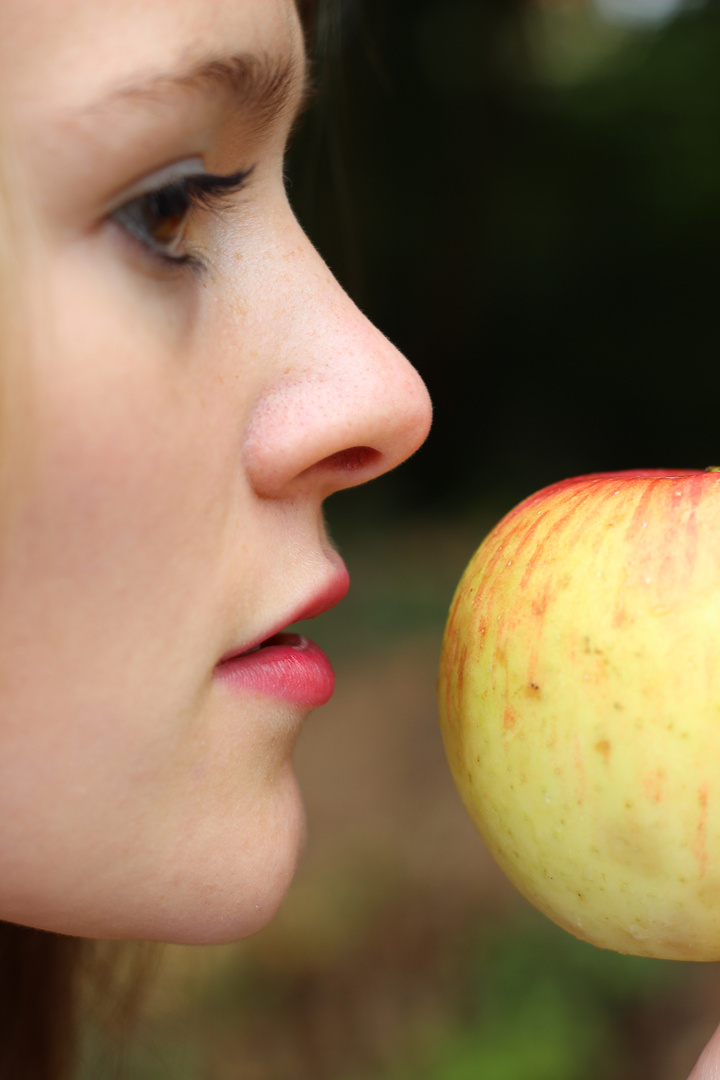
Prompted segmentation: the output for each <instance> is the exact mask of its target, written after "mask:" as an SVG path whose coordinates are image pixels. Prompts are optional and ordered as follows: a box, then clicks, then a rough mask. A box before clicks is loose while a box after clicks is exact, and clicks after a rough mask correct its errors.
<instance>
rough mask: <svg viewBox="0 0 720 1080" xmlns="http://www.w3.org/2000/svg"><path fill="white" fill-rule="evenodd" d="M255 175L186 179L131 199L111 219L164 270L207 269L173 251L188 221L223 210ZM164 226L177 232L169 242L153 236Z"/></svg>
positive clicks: (193, 257)
mask: <svg viewBox="0 0 720 1080" xmlns="http://www.w3.org/2000/svg"><path fill="white" fill-rule="evenodd" d="M251 173H252V169H245V170H242V171H240V172H237V173H232V174H231V175H230V176H213V175H211V174H210V173H196V174H194V175H190V176H183V177H180V178H179V179H177V180H173V181H172V182H171V183H169V184H163V185H162V187H159V188H157V189H156V190H155V191H148V192H145V193H144V194H143V195H137V196H136V197H135V198H134V199H130V200H129V202H126V203H124V204H123V205H122V206H120V207H118V209H117V210H115V211H114V212H113V213H112V214H111V215H110V219H111V220H112V221H114V222H115V224H116V225H119V226H120V228H121V229H124V231H125V232H126V233H128V234H129V235H130V236H131V237H132V238H133V239H134V240H136V241H137V242H138V243H139V244H141V245H142V247H143V248H144V250H145V253H146V254H147V255H148V256H149V257H151V258H153V259H155V260H158V261H160V262H161V263H162V264H163V265H164V266H170V267H172V268H178V267H182V266H189V267H191V268H193V269H196V270H200V269H204V264H203V262H202V260H201V259H199V258H198V257H197V256H196V255H192V254H190V253H188V252H184V253H183V254H181V255H173V254H171V252H170V248H171V246H172V245H173V244H174V243H177V242H179V241H181V240H182V234H183V232H184V229H185V225H186V222H187V219H188V217H189V216H190V214H192V212H193V211H194V210H200V209H202V210H215V209H218V208H220V207H222V204H223V202H224V201H225V200H226V199H228V198H229V197H230V196H232V195H234V194H236V193H237V192H238V191H240V190H241V189H242V188H243V187H244V186H245V184H246V183H247V181H248V179H249V177H250V174H251ZM163 222H164V223H165V224H166V225H168V224H169V228H170V231H173V230H174V232H173V235H172V236H170V238H169V239H166V240H165V242H163V240H162V239H158V238H157V237H156V236H154V235H153V227H154V229H155V231H157V230H158V228H159V226H161V225H162V223H163Z"/></svg>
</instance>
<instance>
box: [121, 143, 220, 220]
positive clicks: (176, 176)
mask: <svg viewBox="0 0 720 1080" xmlns="http://www.w3.org/2000/svg"><path fill="white" fill-rule="evenodd" d="M203 175H206V176H209V175H210V174H209V173H208V172H207V170H206V168H205V162H204V161H203V159H202V158H200V157H193V158H184V159H183V160H182V161H177V162H175V163H174V164H172V165H166V166H165V168H163V169H158V170H157V171H156V172H153V173H149V174H148V175H146V176H143V177H142V179H141V180H138V181H137V182H136V183H134V184H131V186H130V187H127V188H124V189H123V191H122V192H121V193H120V194H119V195H117V196H116V197H115V198H114V199H113V200H112V201H111V202H110V203H108V205H107V206H106V208H105V212H106V213H107V214H113V213H114V212H115V211H116V210H120V209H121V207H123V206H125V205H126V203H130V202H132V201H133V200H134V199H141V198H142V197H143V195H151V194H152V193H153V192H155V191H161V190H162V188H164V187H167V186H168V185H169V184H173V183H178V182H179V181H181V180H187V179H189V178H190V177H191V176H203Z"/></svg>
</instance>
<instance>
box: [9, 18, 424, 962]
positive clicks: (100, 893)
mask: <svg viewBox="0 0 720 1080" xmlns="http://www.w3.org/2000/svg"><path fill="white" fill-rule="evenodd" d="M304 65H305V60H304V52H303V41H302V34H301V28H300V25H299V22H298V18H297V14H296V11H295V8H294V6H293V3H292V2H291V0H102V3H97V2H96V0H61V2H58V0H4V2H3V4H2V5H0V95H1V98H0V100H2V103H3V106H4V113H5V120H6V134H7V142H8V145H10V147H11V148H12V151H13V154H12V159H11V161H10V164H11V166H12V169H11V174H12V179H13V180H14V182H15V186H16V187H17V189H18V191H19V192H20V194H21V195H22V197H23V206H22V207H21V209H23V210H24V211H26V219H27V220H25V219H23V220H24V226H23V227H24V229H25V234H26V242H25V243H23V244H22V254H23V256H24V258H25V264H24V267H23V274H22V282H23V283H24V285H25V289H24V296H23V299H24V300H25V302H26V306H25V307H24V308H23V309H22V311H23V314H22V327H23V330H25V329H27V330H28V334H27V335H26V339H27V356H26V357H25V358H24V361H23V363H24V370H23V381H24V382H25V384H26V386H27V389H28V391H29V392H28V401H29V404H28V405H27V406H23V408H26V412H27V415H24V416H23V417H22V425H21V429H20V434H19V435H18V437H17V438H16V439H15V441H14V443H13V446H12V448H11V458H10V462H9V464H10V467H11V469H12V470H13V471H14V472H15V473H16V475H17V477H18V478H19V481H18V485H19V496H18V498H17V499H16V500H13V501H12V504H11V507H10V513H9V515H8V517H7V522H6V525H5V526H4V535H3V536H2V541H1V543H0V918H3V919H8V920H11V921H16V922H22V923H28V924H30V925H34V926H37V927H41V928H46V929H51V930H59V931H62V932H67V933H74V934H80V935H90V936H98V937H144V938H151V939H152V938H157V939H162V940H167V941H177V942H208V941H224V940H231V939H234V938H237V937H240V936H242V935H245V934H248V933H250V932H251V931H253V930H255V929H257V928H258V927H260V926H261V925H262V924H263V923H265V922H266V921H267V919H268V918H269V917H270V916H271V915H272V913H273V912H274V910H275V908H276V907H277V905H278V903H279V902H280V900H281V898H282V896H283V893H284V891H285V889H286V887H287V885H288V883H289V881H290V878H291V876H292V873H293V870H294V867H295V863H296V859H297V855H298V850H299V848H300V846H301V840H302V834H303V815H302V808H301V803H300V799H299V795H298V791H297V787H296V782H295V779H294V777H293V772H292V765H291V755H292V750H293V744H294V742H295V739H296V737H297V735H298V733H299V730H300V727H301V725H302V722H303V720H304V719H305V717H306V715H307V713H308V711H309V709H310V708H311V707H312V706H314V705H318V704H320V703H322V702H323V701H324V700H326V698H327V697H328V696H329V694H330V692H331V689H332V685H331V684H332V676H331V673H330V671H329V668H328V666H327V662H326V661H325V659H324V657H323V656H322V654H320V653H319V651H318V650H316V649H315V648H314V647H312V646H311V645H308V644H306V643H302V642H297V641H295V640H293V639H290V640H286V639H283V638H280V639H279V640H277V641H275V642H274V643H273V644H272V645H270V646H266V647H265V648H261V649H256V646H259V645H261V644H262V643H263V642H267V641H268V639H270V638H272V637H273V636H274V635H277V634H278V633H279V632H281V631H282V630H283V628H284V627H286V626H287V625H288V624H290V623H291V622H293V621H294V620H296V619H298V618H300V617H301V616H304V617H307V616H310V615H312V614H318V613H319V612H320V611H322V610H324V609H325V608H327V607H328V606H331V605H332V604H334V603H336V602H337V601H338V600H340V599H341V598H342V596H343V594H344V592H345V590H346V588H347V575H346V571H345V569H344V567H343V564H342V561H341V559H340V558H339V556H338V555H337V553H336V552H335V551H334V550H333V549H332V547H331V545H330V543H329V541H328V539H327V536H326V535H325V532H324V528H323V521H322V515H321V505H322V501H323V499H324V498H325V497H326V496H327V495H329V494H330V493H332V492H333V491H337V490H338V489H340V488H345V487H349V486H352V485H354V484H358V483H362V482H364V481H366V480H369V479H371V478H372V477H374V476H377V475H378V474H379V473H382V472H383V471H385V470H386V469H389V468H391V467H392V466H394V465H397V464H398V462H400V461H402V460H403V459H404V458H405V457H407V456H408V455H409V454H410V453H412V452H413V451H414V450H415V449H416V447H417V446H418V445H419V443H420V442H421V441H422V439H423V438H424V437H425V434H426V433H427V429H428V424H429V404H428V399H427V395H426V392H425V390H424V388H423V386H422V384H421V382H420V380H419V378H418V377H417V375H416V374H415V372H414V371H413V370H412V368H411V367H410V366H409V365H408V364H407V362H406V361H405V360H404V359H403V357H402V356H400V355H399V354H398V353H397V352H396V350H395V349H394V348H393V347H392V346H391V345H390V344H389V343H388V342H387V341H386V340H385V339H384V338H383V337H382V336H381V335H380V334H379V333H378V332H377V331H376V330H375V329H374V328H373V327H372V326H371V325H370V324H369V323H368V322H367V321H366V320H365V319H364V318H363V316H362V315H361V314H360V312H359V311H358V310H357V309H356V308H355V307H354V306H353V304H352V303H351V302H350V300H349V299H348V297H347V296H345V295H344V293H343V292H342V291H341V289H340V288H339V287H338V285H337V284H336V282H335V281H334V280H333V278H332V276H331V274H330V273H329V271H328V270H327V268H326V267H325V266H324V265H323V263H322V261H321V259H320V258H319V256H318V255H317V254H316V253H315V251H314V250H313V249H312V247H311V246H310V244H309V243H308V241H307V239H306V238H305V236H304V235H303V233H302V231H301V230H300V228H299V226H298V224H297V222H296V221H295V219H294V217H293V214H292V212H291V210H290V208H289V206H288V202H287V199H286V195H285V191H284V187H283V154H284V150H285V146H286V142H287V138H288V134H289V131H290V128H291V126H292V124H293V120H294V118H295V116H296V113H297V111H298V109H299V108H300V106H301V102H302V99H303V93H304V89H305V67H304ZM218 178H219V179H218ZM251 649H252V650H254V651H253V652H249V651H248V650H251Z"/></svg>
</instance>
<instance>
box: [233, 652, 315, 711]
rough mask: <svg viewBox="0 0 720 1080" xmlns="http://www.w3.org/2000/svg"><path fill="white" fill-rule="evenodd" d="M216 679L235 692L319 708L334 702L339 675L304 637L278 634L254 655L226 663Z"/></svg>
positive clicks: (236, 658) (241, 656)
mask: <svg viewBox="0 0 720 1080" xmlns="http://www.w3.org/2000/svg"><path fill="white" fill-rule="evenodd" d="M215 674H216V677H217V678H218V679H219V680H220V681H221V682H224V683H226V684H227V685H228V687H230V688H231V689H233V690H239V691H242V692H243V693H248V692H250V693H255V694H259V695H261V696H263V697H270V698H278V699H280V700H281V701H289V702H292V704H294V705H300V706H302V707H303V708H306V709H317V708H318V707H319V706H320V705H324V704H325V703H326V702H328V701H329V700H330V698H331V697H332V694H333V690H334V689H335V675H334V673H333V669H332V668H331V666H330V661H329V660H328V658H327V656H326V655H325V653H324V652H323V651H322V649H321V648H319V646H317V645H316V644H315V642H314V641H310V639H309V638H306V637H302V636H301V635H300V634H277V635H276V636H275V637H274V638H271V639H270V640H269V641H268V642H266V643H265V644H264V645H263V646H262V647H261V648H259V649H256V650H255V651H254V652H250V653H243V654H241V655H240V656H233V657H230V658H229V659H227V660H223V662H222V663H221V664H219V665H218V666H217V668H216V669H215Z"/></svg>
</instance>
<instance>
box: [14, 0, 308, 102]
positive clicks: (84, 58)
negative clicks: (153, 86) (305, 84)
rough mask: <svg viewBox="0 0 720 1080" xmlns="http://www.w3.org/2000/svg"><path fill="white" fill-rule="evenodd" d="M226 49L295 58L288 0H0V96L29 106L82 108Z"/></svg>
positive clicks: (297, 37)
mask: <svg viewBox="0 0 720 1080" xmlns="http://www.w3.org/2000/svg"><path fill="white" fill-rule="evenodd" d="M235 54H248V55H253V54H257V55H262V56H264V57H277V58H278V59H279V60H286V61H290V60H292V59H293V58H294V59H295V60H299V61H301V60H302V33H301V30H300V25H299V19H298V15H297V10H296V8H295V3H294V0H1V2H0V88H1V89H2V97H3V100H4V101H5V102H10V104H11V105H12V104H22V106H23V107H24V108H29V109H31V110H33V111H37V110H42V111H45V110H47V109H50V110H53V109H56V110H58V111H70V112H72V111H74V110H82V109H84V108H87V107H88V106H89V105H91V104H92V103H94V102H96V101H102V100H103V98H105V97H107V96H108V95H112V94H113V93H115V92H122V91H123V90H124V89H125V88H126V87H129V86H132V85H134V84H138V83H142V82H144V81H146V80H152V79H153V78H159V77H162V74H163V73H164V72H166V71H174V70H191V69H192V68H193V66H194V65H200V64H202V63H203V62H204V61H205V60H206V59H207V58H208V57H214V56H225V55H235ZM300 66H302V63H300Z"/></svg>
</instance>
